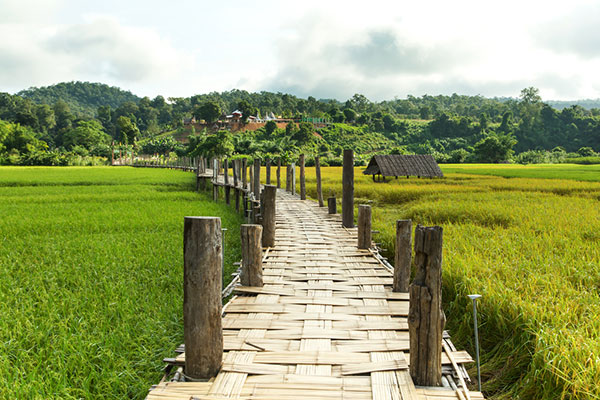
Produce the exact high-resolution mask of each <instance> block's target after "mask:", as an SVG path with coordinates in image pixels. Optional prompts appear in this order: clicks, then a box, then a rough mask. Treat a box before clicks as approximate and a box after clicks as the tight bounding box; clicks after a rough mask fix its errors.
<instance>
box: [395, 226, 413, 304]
mask: <svg viewBox="0 0 600 400" xmlns="http://www.w3.org/2000/svg"><path fill="white" fill-rule="evenodd" d="M411 232H412V221H411V220H410V219H399V220H397V221H396V252H395V254H394V284H393V288H392V290H393V291H394V292H408V286H409V285H410V265H411V258H412V246H411Z"/></svg>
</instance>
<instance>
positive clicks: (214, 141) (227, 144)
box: [188, 131, 234, 158]
mask: <svg viewBox="0 0 600 400" xmlns="http://www.w3.org/2000/svg"><path fill="white" fill-rule="evenodd" d="M233 150H234V146H233V137H232V135H231V133H230V132H228V131H219V132H217V133H215V134H213V135H202V136H196V137H194V138H193V139H190V150H189V151H188V154H189V155H190V156H191V157H196V156H204V157H206V158H211V157H219V156H229V155H231V154H233Z"/></svg>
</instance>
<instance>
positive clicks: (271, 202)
mask: <svg viewBox="0 0 600 400" xmlns="http://www.w3.org/2000/svg"><path fill="white" fill-rule="evenodd" d="M276 196H277V188H276V187H275V186H273V185H265V189H264V191H263V207H262V208H263V215H262V226H263V234H262V245H263V247H273V246H275V210H276V204H275V197H276Z"/></svg>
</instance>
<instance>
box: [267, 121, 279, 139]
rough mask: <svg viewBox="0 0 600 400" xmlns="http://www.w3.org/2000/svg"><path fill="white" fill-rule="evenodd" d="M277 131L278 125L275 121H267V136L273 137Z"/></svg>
mask: <svg viewBox="0 0 600 400" xmlns="http://www.w3.org/2000/svg"><path fill="white" fill-rule="evenodd" d="M275 129H277V124H276V123H275V121H267V123H266V124H265V133H266V134H267V136H271V135H272V134H273V132H275Z"/></svg>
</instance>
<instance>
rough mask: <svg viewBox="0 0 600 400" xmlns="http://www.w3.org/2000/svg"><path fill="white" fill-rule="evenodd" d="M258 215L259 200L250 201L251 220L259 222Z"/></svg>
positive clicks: (259, 217) (259, 216)
mask: <svg viewBox="0 0 600 400" xmlns="http://www.w3.org/2000/svg"><path fill="white" fill-rule="evenodd" d="M261 217H262V216H261V215H260V201H254V202H253V203H252V222H253V223H255V224H260V220H261Z"/></svg>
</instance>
